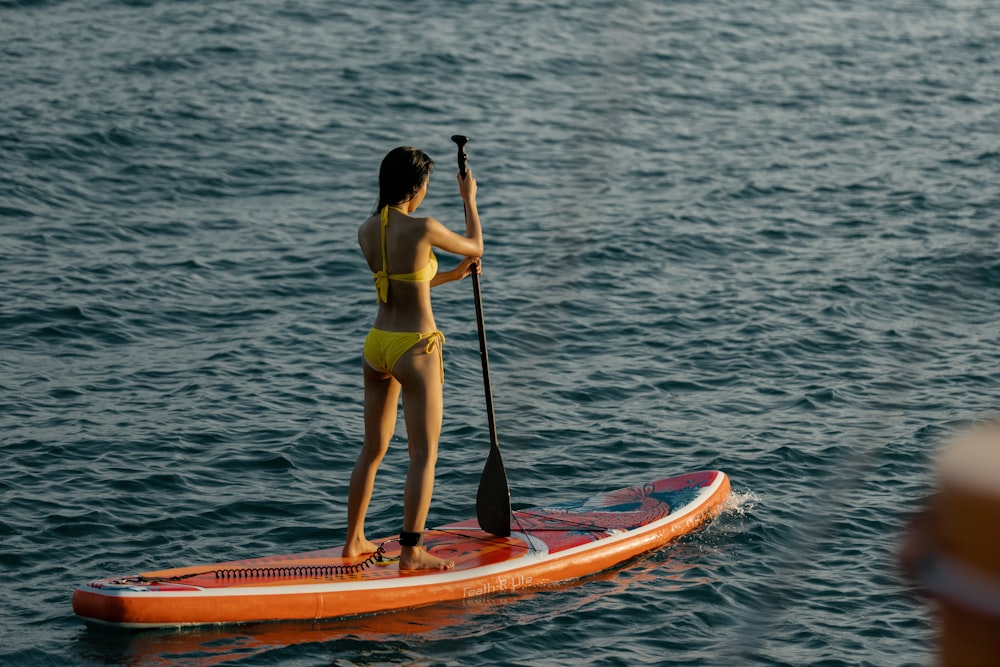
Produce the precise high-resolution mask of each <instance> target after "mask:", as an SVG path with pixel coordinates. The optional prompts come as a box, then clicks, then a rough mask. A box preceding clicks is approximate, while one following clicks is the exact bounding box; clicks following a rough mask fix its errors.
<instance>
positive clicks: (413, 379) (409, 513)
mask: <svg viewBox="0 0 1000 667" xmlns="http://www.w3.org/2000/svg"><path fill="white" fill-rule="evenodd" d="M440 355H441V345H440V344H438V345H435V346H434V348H433V350H432V352H430V353H428V352H427V351H426V349H425V345H423V344H418V345H416V346H414V347H413V349H411V350H409V351H408V352H407V353H406V354H405V355H403V357H402V358H401V359H400V360H399V361H398V362H396V366H395V368H393V374H394V375H395V376H396V377H397V378H399V380H400V382H401V384H402V385H403V417H404V419H405V421H406V437H407V441H408V443H409V452H410V466H409V469H408V470H407V473H406V489H405V491H404V496H403V530H404V531H406V532H410V533H422V532H423V531H424V528H425V524H426V522H427V513H428V511H429V510H430V505H431V495H432V494H433V492H434V467H435V465H436V463H437V450H438V441H439V440H440V438H441V420H442V416H443V412H444V396H443V393H444V392H443V384H442V378H441V356H440ZM454 566H455V563H454V562H453V561H448V560H444V559H442V558H438V557H437V556H433V555H431V554H430V553H428V552H427V551H426V550H425V549H424V548H423V547H420V546H417V547H402V549H401V552H400V559H399V567H400V569H402V570H426V569H431V570H447V569H450V568H452V567H454Z"/></svg>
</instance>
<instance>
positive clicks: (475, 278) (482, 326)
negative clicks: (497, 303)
mask: <svg viewBox="0 0 1000 667" xmlns="http://www.w3.org/2000/svg"><path fill="white" fill-rule="evenodd" d="M472 291H473V293H474V295H475V297H476V326H477V327H479V356H480V358H481V359H482V362H483V387H484V389H485V391H486V418H487V420H488V421H489V425H490V449H494V448H496V449H499V448H500V442H499V439H498V438H497V421H496V417H495V416H494V414H493V386H492V383H491V382H490V358H489V355H488V354H487V351H486V320H485V319H484V317H483V296H482V294H481V293H480V289H479V272H478V271H476V270H475V269H473V271H472Z"/></svg>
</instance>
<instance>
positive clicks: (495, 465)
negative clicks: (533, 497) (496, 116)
mask: <svg viewBox="0 0 1000 667" xmlns="http://www.w3.org/2000/svg"><path fill="white" fill-rule="evenodd" d="M451 140H452V141H454V142H455V143H456V144H458V173H459V174H460V175H461V177H462V178H463V179H464V178H465V177H466V175H467V174H468V172H469V156H468V154H467V153H466V152H465V144H466V142H468V141H469V138H468V137H463V136H462V135H458V134H456V135H455V136H453V137H452V138H451ZM465 215H466V219H468V215H469V211H468V207H466V210H465ZM472 292H473V295H474V296H475V298H476V326H477V328H478V329H479V357H480V359H481V360H482V363H483V388H484V389H485V392H486V419H487V421H488V422H489V428H490V453H489V456H488V457H487V458H486V465H485V466H484V467H483V474H482V475H481V476H480V478H479V489H478V491H477V492H476V518H477V519H478V520H479V527H480V528H482V529H483V530H485V531H486V532H488V533H492V534H494V535H498V536H501V537H506V536H508V535H510V515H511V513H510V487H509V486H508V484H507V471H506V470H505V469H504V465H503V458H502V457H501V456H500V443H499V440H498V438H497V424H496V417H495V416H494V414H493V388H492V386H491V382H490V360H489V355H488V354H487V350H486V321H485V318H484V317H483V297H482V293H481V290H480V288H479V267H473V268H472Z"/></svg>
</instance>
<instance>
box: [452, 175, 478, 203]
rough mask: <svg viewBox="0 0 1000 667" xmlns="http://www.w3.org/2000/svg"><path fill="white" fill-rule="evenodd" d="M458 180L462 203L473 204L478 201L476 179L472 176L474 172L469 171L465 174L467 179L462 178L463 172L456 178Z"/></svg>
mask: <svg viewBox="0 0 1000 667" xmlns="http://www.w3.org/2000/svg"><path fill="white" fill-rule="evenodd" d="M456 178H457V179H458V192H459V194H460V195H461V196H462V201H465V202H473V201H475V200H476V190H477V189H478V188H477V186H476V179H475V177H474V176H473V175H472V170H471V169H469V170H468V171H466V172H465V178H462V174H461V172H459V174H458V175H457V176H456Z"/></svg>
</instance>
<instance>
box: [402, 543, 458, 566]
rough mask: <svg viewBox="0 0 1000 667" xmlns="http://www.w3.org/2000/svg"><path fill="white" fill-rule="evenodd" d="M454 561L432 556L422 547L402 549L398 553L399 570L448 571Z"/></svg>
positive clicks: (453, 564)
mask: <svg viewBox="0 0 1000 667" xmlns="http://www.w3.org/2000/svg"><path fill="white" fill-rule="evenodd" d="M453 567H455V561H453V560H444V559H443V558H438V557H437V556H433V555H431V554H430V552H428V551H427V550H426V549H424V548H423V547H402V549H401V550H400V553H399V569H400V570H410V571H412V570H450V569H452V568H453Z"/></svg>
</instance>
